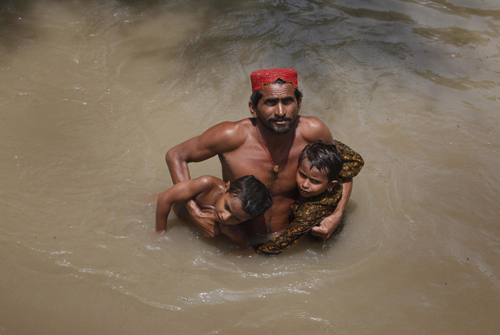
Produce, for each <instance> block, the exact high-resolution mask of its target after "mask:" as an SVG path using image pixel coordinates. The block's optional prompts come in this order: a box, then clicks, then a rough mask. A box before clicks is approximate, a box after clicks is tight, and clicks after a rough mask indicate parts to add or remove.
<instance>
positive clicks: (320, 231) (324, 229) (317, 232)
mask: <svg viewBox="0 0 500 335" xmlns="http://www.w3.org/2000/svg"><path fill="white" fill-rule="evenodd" d="M341 220H342V213H341V212H340V211H338V212H333V214H332V215H330V216H328V217H327V218H325V219H324V220H323V221H321V223H320V224H319V226H316V227H314V228H313V229H312V230H311V234H312V235H314V236H318V237H321V238H322V239H324V240H326V239H329V238H330V236H331V235H332V233H333V232H334V231H335V229H337V227H338V225H339V223H340V221H341Z"/></svg>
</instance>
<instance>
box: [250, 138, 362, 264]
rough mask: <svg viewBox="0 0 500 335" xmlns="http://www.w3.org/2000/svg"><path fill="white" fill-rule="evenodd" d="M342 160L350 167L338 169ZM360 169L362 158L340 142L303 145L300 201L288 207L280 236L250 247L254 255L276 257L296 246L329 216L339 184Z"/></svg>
mask: <svg viewBox="0 0 500 335" xmlns="http://www.w3.org/2000/svg"><path fill="white" fill-rule="evenodd" d="M344 160H348V161H349V162H350V164H345V165H344V167H342V164H343V161H344ZM363 165H364V161H363V158H361V156H360V155H359V154H357V153H356V152H354V151H353V150H352V149H351V148H349V147H348V146H346V145H344V144H343V143H342V142H338V141H334V144H327V143H324V142H318V143H311V144H309V145H307V146H306V147H305V148H304V150H302V153H301V154H300V156H299V163H298V169H297V176H296V178H297V188H298V190H299V194H300V197H299V200H298V202H297V201H295V202H294V203H293V204H292V210H293V215H294V219H293V221H292V223H290V226H289V227H288V228H287V229H286V230H285V231H284V232H282V233H281V235H279V236H278V237H275V238H273V239H271V240H269V241H267V242H265V243H262V244H258V245H256V246H254V250H255V252H256V253H258V254H267V255H273V254H280V253H281V252H283V251H284V250H285V249H288V248H289V247H290V246H291V245H292V244H294V243H297V241H298V240H299V239H300V238H301V237H302V236H304V235H306V234H307V233H309V231H311V229H312V228H313V227H314V226H317V225H319V224H320V223H321V221H323V219H325V218H326V217H327V216H329V215H331V214H332V212H333V211H334V210H335V208H336V207H337V205H338V203H339V201H340V199H341V197H342V180H349V179H351V178H352V177H354V176H356V175H357V174H358V173H359V171H360V170H361V168H362V167H363ZM342 227H343V224H342V223H340V224H339V225H338V226H337V228H336V229H335V231H334V233H333V234H332V235H337V234H338V233H340V231H341V230H342Z"/></svg>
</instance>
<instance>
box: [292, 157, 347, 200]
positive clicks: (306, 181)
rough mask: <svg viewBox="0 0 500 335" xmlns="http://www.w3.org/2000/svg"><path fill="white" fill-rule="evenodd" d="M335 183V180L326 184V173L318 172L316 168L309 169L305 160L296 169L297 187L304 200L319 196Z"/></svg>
mask: <svg viewBox="0 0 500 335" xmlns="http://www.w3.org/2000/svg"><path fill="white" fill-rule="evenodd" d="M336 183H337V181H336V180H333V181H331V182H328V171H326V170H325V171H319V170H318V169H317V168H316V167H313V168H312V169H311V164H310V163H309V161H308V160H307V159H304V160H303V161H302V162H301V163H300V165H299V168H298V169H297V187H298V188H299V193H300V195H301V196H303V197H304V198H310V197H314V196H315V195H319V194H321V193H323V192H325V191H326V190H327V189H329V188H331V187H333V186H334V185H335V184H336Z"/></svg>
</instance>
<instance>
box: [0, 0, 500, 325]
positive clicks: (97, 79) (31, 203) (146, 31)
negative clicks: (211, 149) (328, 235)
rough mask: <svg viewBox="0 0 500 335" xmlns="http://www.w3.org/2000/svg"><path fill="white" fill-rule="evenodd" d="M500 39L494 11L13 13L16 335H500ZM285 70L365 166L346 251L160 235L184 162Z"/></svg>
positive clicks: (287, 5)
mask: <svg viewBox="0 0 500 335" xmlns="http://www.w3.org/2000/svg"><path fill="white" fill-rule="evenodd" d="M499 37H500V6H499V4H498V2H497V1H494V0H486V1H470V0H469V1H466V0H450V1H443V0H435V1H418V0H399V1H398V0H389V1H379V2H377V1H301V0H294V1H278V0H275V1H264V0H263V1H222V0H209V1H195V0H192V1H189V0H185V1H180V0H178V1H142V2H140V1H131V0H129V1H125V0H122V1H119V0H116V1H78V0H75V1H56V0H45V1H43V0H39V1H35V0H33V1H28V0H25V1H1V2H0V140H1V146H2V150H0V182H1V187H0V214H1V216H0V217H1V221H0V222H1V223H0V266H1V275H0V284H1V285H0V334H144V333H148V334H165V333H167V334H254V333H256V332H258V333H263V334H303V333H314V334H471V333H474V334H496V333H497V331H498V326H499V321H498V318H497V314H498V310H499V308H500V292H499V291H500V270H499V267H498V264H499V263H498V259H499V256H500V255H499V254H500V252H499V247H500V225H499V222H498V221H499V219H498V217H499V212H500V205H499V204H500V201H499V195H500V194H499V193H500V185H499V184H500V183H499V178H500V177H499V176H500V174H499V168H500V164H499V163H500V162H499V149H500V148H499V144H500V143H499V135H498V129H499V121H500V116H499V106H500V104H499V101H498V100H499V99H500V88H499V84H500V38H499ZM271 67H293V68H295V69H296V70H297V71H298V72H299V85H300V87H301V89H302V91H303V92H304V103H303V107H302V111H301V113H302V114H303V115H314V116H317V117H318V118H320V119H321V120H323V121H324V122H325V123H326V124H327V125H328V126H329V128H330V129H331V131H332V133H333V135H334V138H336V139H338V140H341V141H344V142H345V143H347V144H348V145H350V146H351V147H352V148H354V149H355V150H357V151H358V152H359V153H361V154H362V156H363V157H364V159H365V161H366V166H365V168H364V169H363V171H362V172H361V174H360V175H359V176H358V177H356V179H355V181H354V191H353V194H352V198H351V201H350V202H349V205H348V209H347V214H346V218H345V222H346V227H345V229H344V231H343V233H342V234H341V235H340V236H339V237H337V238H335V239H331V240H329V241H327V242H326V243H325V244H315V243H313V242H311V241H301V243H300V244H299V245H297V246H295V247H294V248H293V249H291V250H290V251H288V252H286V253H284V254H283V255H281V256H279V257H261V256H251V257H248V256H241V255H238V254H237V253H236V252H235V251H234V250H233V249H232V247H231V245H230V244H229V243H228V241H226V240H224V239H218V240H207V239H205V238H203V237H201V236H200V235H199V234H198V233H197V232H196V231H194V230H192V229H191V228H189V227H186V226H185V225H183V224H182V223H180V222H179V221H178V220H176V219H175V218H172V220H171V221H170V223H169V231H168V232H167V233H166V234H165V235H162V236H159V235H157V234H154V233H153V230H154V209H155V205H156V204H155V199H154V196H155V194H157V193H159V192H161V191H163V190H165V189H166V188H168V187H170V186H171V185H172V183H171V181H170V176H169V174H168V169H167V167H166V164H165V161H164V155H165V152H166V151H167V150H168V149H169V148H171V147H172V146H174V145H176V144H177V143H180V142H181V141H184V140H186V139H188V138H190V137H192V136H195V135H198V134H200V133H201V132H202V131H203V130H205V129H207V128H208V127H210V126H212V125H214V124H216V123H218V122H221V121H224V120H238V119H241V118H245V117H249V116H250V113H249V111H248V107H247V103H248V98H249V96H250V93H251V92H250V80H249V74H250V72H252V71H254V70H257V69H261V68H271ZM190 168H191V173H192V175H193V176H199V175H202V174H212V175H216V176H220V166H219V163H218V161H217V159H211V160H208V161H206V162H203V163H198V164H192V165H191V167H190Z"/></svg>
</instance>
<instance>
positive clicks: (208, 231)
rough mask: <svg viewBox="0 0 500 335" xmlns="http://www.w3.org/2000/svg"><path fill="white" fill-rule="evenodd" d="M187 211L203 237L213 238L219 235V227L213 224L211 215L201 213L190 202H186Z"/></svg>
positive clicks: (192, 202) (194, 204)
mask: <svg viewBox="0 0 500 335" xmlns="http://www.w3.org/2000/svg"><path fill="white" fill-rule="evenodd" d="M187 209H188V211H189V214H191V216H192V217H193V219H194V221H195V223H196V225H197V226H198V229H200V230H201V233H202V234H203V235H204V236H205V237H208V238H213V237H215V236H218V235H220V230H219V225H217V224H215V221H214V216H213V214H207V213H204V212H202V211H201V210H200V209H199V208H198V206H197V205H196V203H195V202H194V201H192V200H191V201H189V202H188V204H187Z"/></svg>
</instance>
